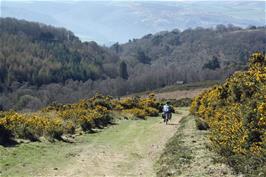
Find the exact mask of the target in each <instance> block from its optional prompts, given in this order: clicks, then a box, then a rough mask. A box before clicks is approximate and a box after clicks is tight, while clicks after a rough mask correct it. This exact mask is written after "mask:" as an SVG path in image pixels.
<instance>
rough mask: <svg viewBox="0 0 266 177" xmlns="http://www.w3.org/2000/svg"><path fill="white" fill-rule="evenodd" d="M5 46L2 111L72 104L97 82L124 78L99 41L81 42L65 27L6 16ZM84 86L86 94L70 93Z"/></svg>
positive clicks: (0, 56) (1, 31) (0, 53)
mask: <svg viewBox="0 0 266 177" xmlns="http://www.w3.org/2000/svg"><path fill="white" fill-rule="evenodd" d="M0 44H1V48H0V92H1V93H2V94H3V95H2V97H1V98H0V107H2V108H7V109H8V108H15V109H16V108H18V109H20V108H23V107H24V108H26V109H27V105H28V104H31V106H30V105H29V106H28V107H32V108H33V109H35V108H39V107H41V106H43V105H46V104H47V103H51V102H53V101H60V102H71V100H72V101H73V100H76V99H77V98H78V97H82V96H84V95H87V94H88V92H91V90H96V89H93V88H92V83H93V82H94V81H96V80H97V81H100V80H105V79H108V78H116V77H119V73H118V66H119V63H120V59H119V57H118V56H117V55H114V54H112V53H111V52H109V51H108V50H107V49H105V48H103V47H100V46H98V45H97V44H96V43H95V42H83V43H82V42H81V41H80V40H79V38H77V37H76V36H75V35H74V34H73V33H72V32H71V31H68V30H66V29H64V28H54V27H52V26H47V25H44V24H40V23H34V22H28V21H24V20H16V19H12V18H1V19H0ZM117 65H118V66H117ZM64 86H65V87H64ZM82 87H83V89H82V90H83V92H86V93H80V92H77V93H75V95H71V94H72V92H74V91H73V90H78V89H81V88H82ZM96 87H97V85H96ZM17 91H18V92H17ZM79 91H80V90H79ZM9 93H11V95H8V94H9ZM77 94H80V95H82V96H78V95H77ZM64 100H65V101H64ZM1 105H2V106H1ZM0 109H1V108H0Z"/></svg>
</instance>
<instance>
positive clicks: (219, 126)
mask: <svg viewBox="0 0 266 177" xmlns="http://www.w3.org/2000/svg"><path fill="white" fill-rule="evenodd" d="M265 95H266V57H265V54H264V53H259V52H256V53H254V54H252V56H251V57H250V60H249V69H248V70H247V71H243V72H236V73H235V74H234V75H232V76H231V77H229V78H228V79H227V80H226V81H225V82H224V83H223V84H220V85H217V86H215V87H213V88H212V89H210V90H208V91H205V92H204V93H202V94H201V95H199V96H198V97H196V98H195V100H194V101H193V103H192V106H191V113H192V114H195V115H196V116H199V117H200V118H201V119H202V120H203V121H205V122H206V123H207V124H208V125H209V126H210V129H211V134H210V139H211V141H212V148H213V149H214V150H216V151H217V152H219V153H221V154H222V155H224V156H225V157H226V158H227V162H228V164H230V165H231V166H233V167H234V168H235V170H236V171H238V172H243V173H245V174H247V175H248V176H257V175H261V174H266V172H265V169H266V168H265V167H266V146H265V145H266V134H265V132H266V131H265V130H266V97H265Z"/></svg>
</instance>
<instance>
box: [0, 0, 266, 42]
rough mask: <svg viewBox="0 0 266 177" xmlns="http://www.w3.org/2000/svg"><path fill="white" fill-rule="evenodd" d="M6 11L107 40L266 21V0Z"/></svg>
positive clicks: (16, 4)
mask: <svg viewBox="0 0 266 177" xmlns="http://www.w3.org/2000/svg"><path fill="white" fill-rule="evenodd" d="M0 12H1V16H2V17H14V18H19V19H25V20H29V21H37V22H42V23H45V24H49V25H53V26H64V27H66V28H67V29H70V30H71V31H73V32H74V33H75V34H76V35H77V36H79V38H80V39H81V40H83V41H92V40H94V41H96V42H97V43H100V44H105V45H109V44H113V43H115V42H116V41H118V42H119V43H125V42H127V41H128V39H132V38H140V37H141V36H144V35H145V34H148V33H156V32H158V31H164V30H172V29H174V28H179V29H181V30H185V29H187V28H195V27H198V26H202V27H214V26H216V25H218V24H225V25H227V24H234V25H236V26H241V27H247V26H249V25H256V26H262V25H265V2H264V1H239V0H238V1H235V0H231V1H194V2H193V1H176V2H174V1H169V2H167V1H161V2H158V1H130V2H129V1H55V0H54V1H46V2H45V1H34V0H29V1H2V2H1V9H0ZM95 19H97V20H95Z"/></svg>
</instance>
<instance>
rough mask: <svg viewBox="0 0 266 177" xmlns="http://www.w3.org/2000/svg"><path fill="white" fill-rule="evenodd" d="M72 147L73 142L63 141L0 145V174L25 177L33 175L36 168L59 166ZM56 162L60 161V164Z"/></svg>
mask: <svg viewBox="0 0 266 177" xmlns="http://www.w3.org/2000/svg"><path fill="white" fill-rule="evenodd" d="M73 147H74V145H73V144H67V143H63V142H56V143H53V144H52V143H45V142H34V143H24V144H20V145H18V146H16V147H8V148H4V147H2V146H0V153H1V158H0V171H1V175H2V176H6V177H8V176H20V177H23V176H25V177H27V176H33V175H35V174H36V172H37V169H44V168H45V169H49V168H51V169H52V168H55V167H57V168H60V166H61V165H64V161H65V159H66V155H67V154H68V153H69V152H70V151H71V149H72V148H73ZM58 162H62V163H61V164H60V166H58ZM1 175H0V176H1Z"/></svg>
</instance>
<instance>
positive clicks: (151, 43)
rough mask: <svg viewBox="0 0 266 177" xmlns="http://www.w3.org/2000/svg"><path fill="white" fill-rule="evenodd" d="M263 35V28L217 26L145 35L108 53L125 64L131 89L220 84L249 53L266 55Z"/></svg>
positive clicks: (245, 60)
mask: <svg viewBox="0 0 266 177" xmlns="http://www.w3.org/2000/svg"><path fill="white" fill-rule="evenodd" d="M265 34H266V28H265V27H255V26H253V27H250V28H246V29H242V28H239V27H235V26H232V25H229V26H224V25H218V26H217V27H216V28H196V29H187V30H184V31H183V32H180V31H179V30H173V31H170V32H168V31H165V32H160V33H157V34H148V35H146V36H144V37H142V38H140V39H134V40H132V41H130V42H128V43H126V44H121V45H120V44H118V43H116V44H115V45H113V46H112V47H111V49H112V50H113V51H114V52H115V53H116V54H118V55H119V56H120V57H121V60H123V61H125V62H126V63H127V64H128V67H129V68H130V69H129V70H130V73H129V75H130V76H131V77H130V79H133V77H134V78H135V79H134V80H135V83H136V84H135V85H142V89H144V88H146V89H154V88H156V87H162V86H165V85H171V84H175V83H176V82H177V81H184V82H195V81H203V80H223V79H224V78H225V77H227V76H228V75H230V74H231V73H233V72H234V71H236V70H242V69H245V67H246V63H247V60H248V58H249V55H250V54H251V53H252V52H254V51H266V35H265ZM137 83H141V84H137ZM140 87H141V86H140ZM140 87H138V89H140Z"/></svg>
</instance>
